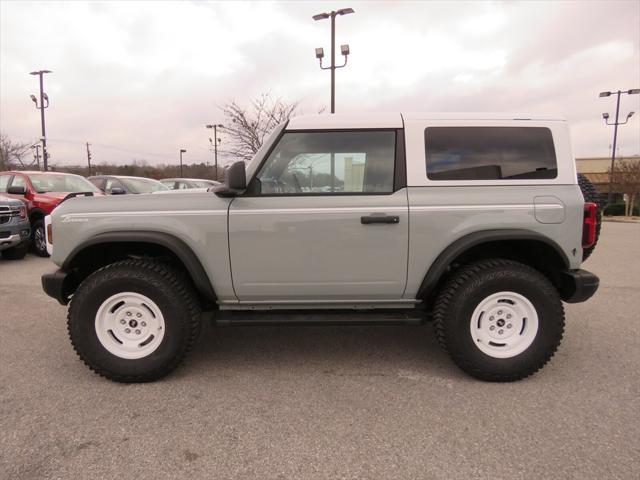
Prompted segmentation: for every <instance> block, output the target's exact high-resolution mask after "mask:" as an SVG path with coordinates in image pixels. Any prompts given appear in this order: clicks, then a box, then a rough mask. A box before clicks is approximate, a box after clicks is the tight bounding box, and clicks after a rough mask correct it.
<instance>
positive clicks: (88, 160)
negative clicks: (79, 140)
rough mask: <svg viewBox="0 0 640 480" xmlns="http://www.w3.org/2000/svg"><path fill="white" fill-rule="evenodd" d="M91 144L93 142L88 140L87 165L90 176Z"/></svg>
mask: <svg viewBox="0 0 640 480" xmlns="http://www.w3.org/2000/svg"><path fill="white" fill-rule="evenodd" d="M90 146H91V144H90V143H89V142H87V166H88V167H89V176H91V150H89V147H90Z"/></svg>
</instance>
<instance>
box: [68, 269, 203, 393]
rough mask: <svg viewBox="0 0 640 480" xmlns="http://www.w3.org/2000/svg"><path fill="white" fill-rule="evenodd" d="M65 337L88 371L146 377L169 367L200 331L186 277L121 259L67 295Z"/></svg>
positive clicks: (116, 376)
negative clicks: (69, 295)
mask: <svg viewBox="0 0 640 480" xmlns="http://www.w3.org/2000/svg"><path fill="white" fill-rule="evenodd" d="M67 325H68V330H69V337H70V338H71V343H72V344H73V347H74V349H75V350H76V352H77V353H78V355H79V356H80V358H81V359H82V360H83V361H84V362H85V363H86V364H87V365H88V366H89V368H91V369H92V370H93V371H94V372H96V373H98V374H99V375H102V376H103V377H106V378H109V379H111V380H115V381H118V382H146V381H151V380H156V379H158V378H160V377H163V376H164V375H166V374H168V373H169V372H171V371H172V370H173V369H174V368H176V367H177V366H178V365H179V364H180V363H181V362H182V360H183V359H184V357H185V356H186V354H187V352H188V351H189V350H190V348H191V347H192V346H193V344H194V343H195V341H196V339H197V338H198V335H199V333H200V326H201V321H200V306H199V304H198V300H197V297H196V295H195V293H194V291H193V289H192V288H191V286H190V282H189V279H188V278H186V276H185V275H183V274H182V273H181V272H179V271H178V270H175V269H174V268H172V267H170V266H167V265H164V264H162V263H158V262H154V261H149V260H125V261H122V262H118V263H114V264H111V265H108V266H106V267H104V268H101V269H100V270H98V271H96V272H95V273H93V274H92V275H90V276H89V277H88V278H87V279H86V280H84V281H83V282H82V284H81V285H80V286H79V287H78V289H77V291H76V292H75V294H74V296H73V297H72V299H71V305H70V307H69V314H68V322H67Z"/></svg>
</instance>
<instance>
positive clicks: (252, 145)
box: [220, 93, 300, 161]
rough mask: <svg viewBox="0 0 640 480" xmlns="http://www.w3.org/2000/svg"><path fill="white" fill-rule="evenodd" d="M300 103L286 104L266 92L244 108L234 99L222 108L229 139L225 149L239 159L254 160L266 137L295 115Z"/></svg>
mask: <svg viewBox="0 0 640 480" xmlns="http://www.w3.org/2000/svg"><path fill="white" fill-rule="evenodd" d="M299 103H300V102H293V103H286V102H284V101H283V100H281V99H279V98H276V99H274V98H272V97H271V95H270V94H269V93H263V94H261V95H260V96H259V97H258V98H256V99H255V100H253V101H252V102H251V105H250V106H249V107H243V106H242V105H239V104H238V103H236V101H235V100H234V101H232V102H230V103H226V104H224V105H223V106H221V107H220V110H222V114H223V115H224V117H225V122H224V123H225V127H224V129H223V130H222V132H223V133H224V134H225V136H224V138H225V141H224V143H223V144H222V148H221V149H220V151H221V152H223V153H225V154H227V155H229V156H232V157H235V158H237V159H239V160H244V161H248V160H251V159H252V158H253V156H254V154H255V153H256V152H257V151H258V149H259V148H260V147H261V146H262V143H263V142H264V140H265V137H266V136H267V135H268V134H269V133H270V132H271V131H272V130H273V129H274V128H275V127H276V126H277V125H278V124H280V123H282V122H284V121H286V120H288V119H289V118H290V117H292V116H294V115H295V112H296V110H297V108H298V106H299Z"/></svg>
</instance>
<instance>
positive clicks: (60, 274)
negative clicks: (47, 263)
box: [42, 269, 69, 305]
mask: <svg viewBox="0 0 640 480" xmlns="http://www.w3.org/2000/svg"><path fill="white" fill-rule="evenodd" d="M68 276H69V274H68V273H67V272H65V271H64V270H62V269H59V270H56V271H55V272H53V273H45V274H44V275H42V289H43V290H44V293H46V294H47V295H49V296H50V297H52V298H55V299H56V300H57V301H58V302H59V303H60V305H66V304H67V303H69V295H68V293H67V292H66V289H65V283H68V282H66V280H67V277H68Z"/></svg>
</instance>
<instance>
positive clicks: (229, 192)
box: [212, 161, 247, 197]
mask: <svg viewBox="0 0 640 480" xmlns="http://www.w3.org/2000/svg"><path fill="white" fill-rule="evenodd" d="M246 189H247V172H246V170H245V164H244V162H243V161H239V162H235V163H234V164H233V165H231V166H230V167H229V168H227V171H226V173H225V177H224V183H223V184H222V185H219V186H216V187H213V188H212V191H213V192H214V193H216V194H217V195H220V196H222V197H230V196H233V195H236V194H238V193H240V192H243V191H244V190H246Z"/></svg>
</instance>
